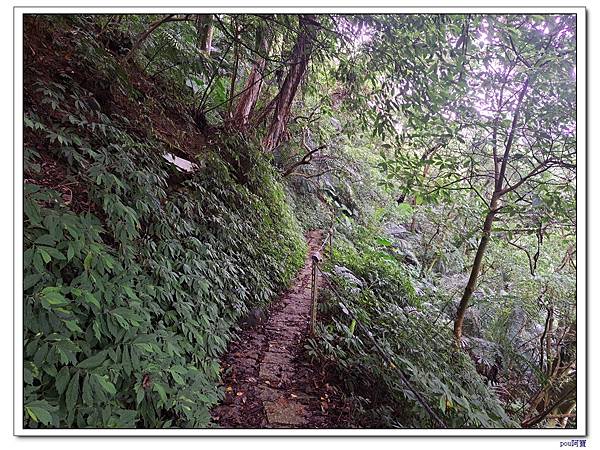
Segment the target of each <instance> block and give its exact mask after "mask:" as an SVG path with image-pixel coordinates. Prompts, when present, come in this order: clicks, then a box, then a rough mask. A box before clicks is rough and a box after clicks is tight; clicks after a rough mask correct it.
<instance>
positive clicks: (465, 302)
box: [454, 194, 498, 345]
mask: <svg viewBox="0 0 600 450" xmlns="http://www.w3.org/2000/svg"><path fill="white" fill-rule="evenodd" d="M497 208H498V198H497V196H496V194H494V195H493V196H492V201H491V202H490V209H489V211H488V213H487V215H486V216H485V222H484V223H483V230H482V233H481V240H480V241H479V246H478V247H477V253H476V254H475V261H474V262H473V267H472V268H471V275H470V276H469V282H468V283H467V286H466V287H465V291H464V293H463V296H462V298H461V299H460V303H459V305H458V310H457V311H456V319H455V320H454V338H455V340H456V344H457V345H460V339H461V337H462V329H463V323H464V320H465V313H466V312H467V307H468V306H469V300H470V299H471V296H472V295H473V291H474V290H475V285H476V284H477V277H478V276H479V272H480V271H481V265H482V262H483V255H484V254H485V250H486V248H487V246H488V243H489V242H490V236H491V234H492V224H493V222H494V218H495V217H496V212H497V211H498V209H497Z"/></svg>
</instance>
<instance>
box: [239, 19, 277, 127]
mask: <svg viewBox="0 0 600 450" xmlns="http://www.w3.org/2000/svg"><path fill="white" fill-rule="evenodd" d="M259 33H260V45H259V53H260V55H258V57H257V60H256V62H255V63H254V64H253V65H252V70H251V72H250V75H249V76H248V80H246V85H245V86H244V90H243V91H242V92H243V93H242V95H241V96H240V99H239V100H238V103H237V105H236V108H235V112H234V113H233V122H234V123H235V124H236V126H237V127H238V128H244V127H246V126H247V125H248V121H249V118H250V115H251V114H252V112H253V111H254V107H255V106H256V102H257V101H258V98H259V96H260V91H261V89H262V85H263V78H264V76H265V69H266V67H267V58H268V56H269V50H270V47H271V37H272V36H271V33H269V32H268V29H267V27H266V26H265V27H263V29H262V30H260V32H259Z"/></svg>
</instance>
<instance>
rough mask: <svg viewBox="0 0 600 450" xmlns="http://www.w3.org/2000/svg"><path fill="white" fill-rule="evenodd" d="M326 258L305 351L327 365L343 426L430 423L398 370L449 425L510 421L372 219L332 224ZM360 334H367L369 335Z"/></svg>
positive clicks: (432, 424)
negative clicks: (345, 412)
mask: <svg viewBox="0 0 600 450" xmlns="http://www.w3.org/2000/svg"><path fill="white" fill-rule="evenodd" d="M340 229H341V231H342V233H340V235H338V238H337V240H336V244H335V249H334V253H333V257H332V259H331V260H330V261H329V262H328V265H327V270H328V272H329V273H330V275H329V278H328V280H329V282H330V284H329V288H328V289H327V290H325V291H324V293H323V295H322V298H321V300H320V302H321V305H320V307H321V314H322V323H321V324H320V327H319V339H318V340H311V341H310V342H309V346H308V349H309V354H310V355H312V356H313V357H314V358H316V359H317V360H319V361H320V362H321V363H323V364H325V365H326V366H328V367H329V368H330V370H331V371H332V372H333V373H334V374H335V377H336V379H338V380H339V383H340V385H341V386H343V388H342V389H343V391H344V392H345V394H346V396H347V398H348V401H349V403H351V404H352V405H353V410H352V414H351V418H350V419H349V422H350V423H352V424H353V426H358V427H373V428H389V427H394V428H396V427H399V428H423V427H425V428H428V427H438V426H439V423H437V422H436V421H435V419H434V418H433V417H432V416H431V415H430V414H429V413H428V412H427V410H426V408H425V407H424V406H423V404H422V403H420V402H419V401H418V399H417V398H416V397H415V395H414V393H413V391H412V390H411V388H410V387H409V386H408V385H406V384H405V383H404V382H403V381H402V379H401V376H400V375H399V371H402V372H403V373H404V374H405V376H406V377H407V379H408V380H409V383H410V384H411V387H412V388H414V389H416V391H417V392H419V393H420V394H421V395H422V396H423V398H424V400H425V401H426V402H427V404H428V405H429V406H430V407H431V408H432V409H433V411H434V412H435V413H436V414H437V415H438V416H439V417H440V418H441V419H442V420H443V422H444V423H445V424H446V425H447V426H448V427H451V428H459V427H460V428H465V427H467V428H468V427H473V428H479V427H484V428H499V427H501V428H506V427H514V426H516V424H515V423H514V422H512V421H511V420H510V419H509V418H508V417H507V415H506V414H505V412H504V410H503V408H502V407H501V405H500V403H499V401H498V399H497V398H496V397H495V396H494V394H493V392H491V391H490V390H489V388H488V386H486V384H485V383H484V381H483V379H482V377H481V376H480V375H479V374H478V373H477V371H476V370H475V366H474V364H473V362H472V361H471V359H470V358H469V357H468V356H467V355H466V354H465V353H463V352H460V351H455V350H454V346H453V338H452V328H451V327H450V326H448V323H447V321H446V317H445V316H443V315H442V311H440V310H439V309H438V308H436V307H434V306H433V305H432V304H431V303H429V302H428V301H427V300H428V298H427V297H424V296H422V295H419V294H418V293H417V291H416V289H415V287H414V285H413V280H414V279H415V278H417V273H416V272H415V270H414V268H413V267H412V266H411V265H409V264H407V263H406V261H405V256H403V255H402V254H399V253H398V252H395V251H394V249H393V248H392V247H391V242H390V239H392V238H391V237H389V236H387V237H386V236H385V234H384V231H383V230H382V229H381V227H377V226H375V225H373V224H371V225H369V226H364V225H359V224H354V225H353V226H352V227H350V228H348V227H340ZM368 333H371V335H372V337H373V338H374V339H375V340H376V342H377V346H378V347H379V349H378V348H376V346H375V345H374V344H373V342H372V340H371V338H370V337H369V335H368Z"/></svg>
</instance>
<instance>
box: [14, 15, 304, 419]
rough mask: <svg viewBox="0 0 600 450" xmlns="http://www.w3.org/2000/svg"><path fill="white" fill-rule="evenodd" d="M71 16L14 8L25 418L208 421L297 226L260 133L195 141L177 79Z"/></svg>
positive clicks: (290, 261)
mask: <svg viewBox="0 0 600 450" xmlns="http://www.w3.org/2000/svg"><path fill="white" fill-rule="evenodd" d="M69 20H72V19H69ZM69 20H67V19H63V18H62V17H59V16H57V17H54V18H53V19H52V21H48V19H47V18H41V17H30V18H28V19H27V20H26V24H25V27H26V29H27V33H26V34H25V36H26V40H25V45H24V48H25V64H24V67H25V91H24V105H25V111H24V120H25V134H24V141H25V147H24V157H25V160H24V172H25V174H24V175H25V185H24V211H25V216H24V249H23V250H24V326H25V329H24V376H25V417H24V420H25V426H27V427H40V426H49V427H170V426H172V427H205V426H208V425H210V421H211V419H210V414H209V411H210V409H211V408H212V407H213V406H214V405H216V404H218V403H219V401H220V400H221V398H222V395H223V390H222V388H221V387H220V386H219V383H220V377H221V371H220V358H221V356H222V354H223V353H224V351H225V350H226V348H227V344H228V341H229V339H230V338H231V336H232V332H233V330H234V329H235V325H236V323H237V321H238V320H239V317H240V316H241V315H243V314H244V312H245V311H246V310H247V309H248V308H251V307H256V306H261V305H266V304H267V303H269V302H270V301H271V300H272V299H273V298H274V297H275V296H276V294H277V293H278V292H280V291H281V290H282V289H285V288H286V287H287V285H288V283H289V281H290V280H291V279H292V278H293V276H294V275H295V273H296V271H297V269H298V268H299V267H300V266H301V265H302V261H303V259H304V255H305V250H306V248H305V243H304V240H303V238H302V235H301V232H300V228H299V226H298V224H297V222H296V220H295V218H294V216H293V214H292V212H291V211H290V209H289V207H288V205H287V203H286V198H285V194H284V192H283V189H282V187H281V185H280V183H279V181H278V177H277V175H276V174H275V172H274V170H273V169H272V167H271V165H270V164H269V162H268V161H266V160H265V159H264V156H263V155H261V154H260V152H259V151H258V150H257V148H256V145H255V144H254V143H252V142H248V141H247V140H244V139H238V138H236V137H235V136H227V138H226V139H225V138H220V139H218V141H219V144H218V145H217V144H215V145H212V146H211V147H210V148H208V147H205V146H204V144H205V142H204V141H203V139H202V137H201V136H200V134H199V133H198V132H197V131H194V129H193V123H192V122H191V119H190V118H188V117H186V116H185V115H184V114H183V113H182V111H184V110H185V108H184V107H183V106H182V105H178V104H177V101H176V100H174V99H175V98H177V95H169V93H170V92H171V91H170V90H169V89H167V88H165V89H163V87H162V86H158V85H156V84H152V81H151V80H149V79H147V78H146V77H144V76H143V74H141V73H140V72H139V70H138V69H136V68H135V66H133V65H123V62H122V61H121V60H119V59H118V57H117V56H118V55H116V54H114V53H113V51H112V50H111V42H112V41H111V40H110V36H107V38H106V41H105V42H99V41H98V40H96V39H92V38H91V36H90V35H88V34H87V33H86V32H85V31H84V30H85V27H82V26H77V24H74V23H71V22H69ZM57 24H58V25H59V26H57ZM49 42H52V43H53V45H52V46H50V45H48V44H47V43H49ZM214 138H215V140H217V139H216V138H217V136H214ZM167 152H169V153H177V154H179V155H180V156H183V157H186V158H188V159H195V158H196V157H199V159H198V164H199V166H200V169H199V170H197V171H196V172H194V173H189V174H188V173H181V172H179V171H178V170H177V168H176V167H175V166H174V165H173V164H171V163H170V162H168V161H166V160H165V158H164V155H165V154H166V153H167ZM240 154H241V155H243V159H242V160H240V159H239V158H236V155H240Z"/></svg>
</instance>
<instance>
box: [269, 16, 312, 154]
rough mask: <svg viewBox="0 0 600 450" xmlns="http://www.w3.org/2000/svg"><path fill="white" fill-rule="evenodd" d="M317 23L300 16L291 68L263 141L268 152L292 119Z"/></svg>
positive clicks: (281, 136) (279, 139)
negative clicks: (294, 104) (293, 104)
mask: <svg viewBox="0 0 600 450" xmlns="http://www.w3.org/2000/svg"><path fill="white" fill-rule="evenodd" d="M315 23H316V20H315V18H314V16H312V15H305V16H300V19H299V26H300V30H299V34H298V39H297V41H296V45H294V49H293V51H292V57H291V58H290V62H289V66H290V68H289V70H288V73H287V75H286V77H285V80H284V82H283V85H282V86H281V89H280V90H279V93H278V94H277V102H276V104H275V112H274V113H273V118H272V119H271V123H270V124H269V127H268V130H267V135H266V137H265V139H264V141H263V146H264V148H265V149H266V150H273V149H274V148H275V147H277V145H279V143H280V142H281V141H282V139H283V135H284V132H285V128H286V126H287V123H288V121H289V119H290V110H291V107H292V102H293V101H294V98H295V96H296V92H297V91H298V86H299V85H300V81H301V80H302V77H303V76H304V74H305V73H306V69H307V67H308V61H309V59H310V54H311V51H312V47H313V41H314V33H315Z"/></svg>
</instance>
